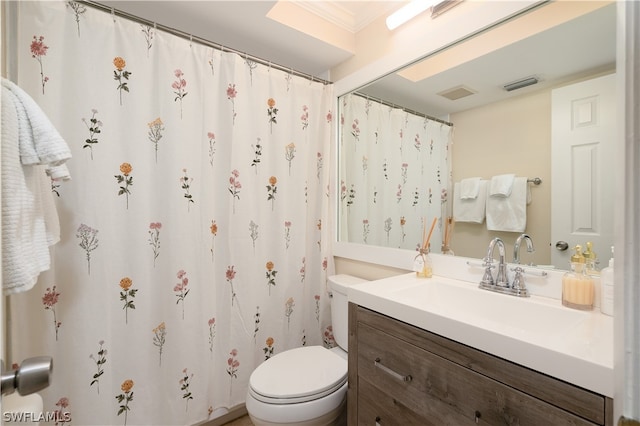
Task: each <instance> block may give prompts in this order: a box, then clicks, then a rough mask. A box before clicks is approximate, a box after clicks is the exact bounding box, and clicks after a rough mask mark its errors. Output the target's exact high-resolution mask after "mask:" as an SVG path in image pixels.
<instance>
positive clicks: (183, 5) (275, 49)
mask: <svg viewBox="0 0 640 426" xmlns="http://www.w3.org/2000/svg"><path fill="white" fill-rule="evenodd" d="M406 1H407V0H395V1H345V0H336V1H302V2H296V4H298V5H299V6H301V7H302V8H303V9H304V10H306V11H307V12H312V13H314V14H316V15H318V16H319V17H321V18H323V19H324V20H326V21H327V22H328V23H330V24H331V25H335V26H336V27H338V28H341V29H344V30H346V31H348V32H350V33H352V34H355V33H356V32H357V31H359V30H361V29H362V28H364V27H365V26H366V25H368V24H369V23H371V22H372V21H373V20H375V19H377V18H379V17H380V16H386V15H388V14H389V13H391V11H393V10H395V9H398V8H399V7H401V6H402V5H403V4H404V3H406ZM98 2H99V3H101V4H103V5H106V6H109V7H114V8H115V9H118V10H121V11H123V12H127V13H130V14H132V15H135V16H138V17H142V18H144V19H147V20H150V21H152V22H156V23H158V24H161V25H164V26H167V27H170V28H174V29H177V30H180V31H182V32H185V33H187V34H193V35H194V36H197V37H200V38H203V39H205V40H209V41H211V42H214V43H216V44H221V45H223V46H226V47H230V48H232V49H234V50H238V51H240V52H244V53H247V54H249V55H251V56H255V57H257V58H261V59H264V60H268V61H271V62H272V63H274V64H278V65H281V66H284V67H286V68H292V69H294V70H297V71H300V72H302V73H305V74H310V75H314V76H317V77H323V78H324V77H325V76H326V72H327V71H328V70H330V69H331V68H333V67H335V66H336V65H338V64H340V63H342V62H344V61H345V60H347V59H349V57H351V56H352V55H353V53H352V52H347V51H345V50H344V49H342V48H340V47H336V46H334V45H332V44H330V43H327V42H325V41H323V40H319V39H317V38H314V37H312V36H310V35H308V34H305V33H304V32H301V31H298V30H295V29H293V28H291V27H289V26H287V25H284V24H281V23H278V22H276V21H274V20H273V19H270V18H268V17H267V13H268V12H269V10H271V8H272V7H273V6H274V5H275V4H276V3H277V1H273V0H258V1H254V0H235V1H228V0H227V1H224V0H214V1H162V0H161V1H150V0H149V1H146V0H143V1H108V0H105V1H98Z"/></svg>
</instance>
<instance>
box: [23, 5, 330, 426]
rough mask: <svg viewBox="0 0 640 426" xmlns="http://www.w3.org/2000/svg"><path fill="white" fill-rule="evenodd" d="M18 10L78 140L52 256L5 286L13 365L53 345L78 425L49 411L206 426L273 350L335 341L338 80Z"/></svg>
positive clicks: (64, 407) (88, 16)
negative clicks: (16, 285) (332, 250)
mask: <svg viewBox="0 0 640 426" xmlns="http://www.w3.org/2000/svg"><path fill="white" fill-rule="evenodd" d="M17 7H18V10H19V19H18V23H17V28H18V30H17V32H18V34H17V40H12V42H14V43H16V49H17V52H18V57H17V58H10V61H14V60H15V61H17V69H18V73H17V76H13V79H14V81H15V82H16V83H17V84H18V85H19V86H20V87H22V88H23V89H24V90H26V91H27V92H28V93H29V94H30V95H31V96H32V97H33V98H34V99H35V100H36V101H37V102H38V104H39V105H40V106H41V107H42V109H43V110H44V111H45V112H46V113H47V115H48V116H49V118H50V119H51V121H52V123H53V124H54V125H55V126H56V128H57V129H58V130H59V132H60V133H61V135H62V136H63V137H64V138H65V140H66V141H67V143H68V144H69V146H70V147H71V150H72V154H73V158H72V159H71V160H69V161H68V162H67V165H68V167H69V170H70V174H71V177H72V180H70V181H52V182H51V191H52V194H53V197H54V198H55V202H56V207H57V212H58V215H59V217H60V225H61V241H60V242H59V243H58V244H57V245H55V246H53V247H52V250H51V252H52V260H53V262H52V264H53V267H52V269H51V270H50V271H48V272H47V273H45V274H43V275H41V277H40V280H39V283H38V284H37V285H36V286H35V287H34V288H33V289H32V290H31V291H29V292H26V293H21V294H17V295H12V296H11V297H10V308H11V318H10V321H11V327H10V328H11V329H10V332H11V342H12V344H11V356H12V359H11V360H10V362H20V360H22V359H24V358H27V357H30V356H36V355H50V356H52V357H53V359H54V369H53V380H52V384H51V386H50V387H48V388H47V389H45V390H44V391H42V392H41V394H42V396H43V398H44V403H45V411H46V412H47V413H56V412H58V413H70V417H71V421H70V422H69V421H68V420H69V418H68V416H58V417H57V418H53V420H52V421H51V422H50V424H76V425H107V424H108V425H119V424H122V425H136V424H137V425H177V424H184V425H188V424H196V423H199V422H203V421H206V420H207V419H210V418H214V417H216V416H217V415H218V414H220V413H221V412H220V411H216V410H218V409H224V408H230V407H234V406H236V405H238V404H241V403H243V402H244V399H245V394H246V390H247V384H248V379H249V376H250V374H251V372H252V371H253V369H255V367H256V366H258V365H259V364H260V363H261V362H264V361H265V360H266V359H268V358H269V357H271V356H274V355H276V354H278V353H279V352H282V351H284V350H286V349H289V348H293V347H298V346H302V345H325V346H327V347H330V346H333V345H334V342H333V336H332V332H331V324H330V311H329V303H328V292H327V276H328V274H329V273H330V270H331V265H330V261H329V259H328V256H327V253H328V251H327V243H329V242H330V241H329V240H330V235H329V234H328V229H327V228H328V226H327V222H328V219H329V207H328V206H329V202H328V197H329V173H328V170H327V169H328V164H327V162H328V160H327V162H325V159H328V157H329V149H330V143H331V138H332V137H331V135H332V130H331V129H332V125H333V123H332V111H331V108H332V102H333V93H332V92H333V88H332V86H331V85H328V84H323V83H320V82H318V81H315V82H314V81H312V80H308V79H304V78H300V77H296V76H294V75H292V74H291V73H287V72H283V71H280V70H277V69H275V68H273V67H270V66H268V65H262V64H258V63H256V62H254V61H251V60H250V59H248V58H246V57H242V55H238V54H234V53H228V52H221V51H220V50H219V49H214V48H212V47H209V46H205V45H203V44H198V43H196V42H194V41H192V40H189V39H185V38H181V37H178V36H175V35H171V34H169V33H166V32H162V31H159V30H157V29H156V28H155V27H154V25H144V24H140V23H137V22H134V21H131V20H127V19H125V18H121V17H118V16H114V15H113V14H109V13H105V12H103V11H100V10H98V9H94V8H92V7H89V6H85V5H83V4H80V3H76V2H73V1H69V2H66V1H64V2H63V1H44V2H18V3H17ZM212 7H215V4H214V5H212ZM45 414H46V413H45ZM49 415H50V414H49Z"/></svg>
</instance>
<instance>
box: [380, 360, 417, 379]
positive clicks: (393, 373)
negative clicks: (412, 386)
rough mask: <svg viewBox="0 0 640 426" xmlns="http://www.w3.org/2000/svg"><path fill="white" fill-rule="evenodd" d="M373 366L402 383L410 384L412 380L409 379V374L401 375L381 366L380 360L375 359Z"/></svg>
mask: <svg viewBox="0 0 640 426" xmlns="http://www.w3.org/2000/svg"><path fill="white" fill-rule="evenodd" d="M373 365H375V366H376V367H378V368H379V369H381V370H382V371H384V372H385V373H387V374H389V375H391V376H393V377H395V378H396V379H398V380H401V381H403V382H410V381H411V380H412V379H413V378H412V377H411V375H410V374H407V375H406V376H405V375H402V374H399V373H396V372H395V371H393V370H392V369H390V368H389V367H386V366H384V365H382V363H381V361H380V358H376V359H375V361H374V362H373Z"/></svg>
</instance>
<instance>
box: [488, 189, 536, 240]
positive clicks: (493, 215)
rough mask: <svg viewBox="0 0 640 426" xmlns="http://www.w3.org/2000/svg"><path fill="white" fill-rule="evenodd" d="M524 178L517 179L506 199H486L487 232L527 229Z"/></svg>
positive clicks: (526, 201)
mask: <svg viewBox="0 0 640 426" xmlns="http://www.w3.org/2000/svg"><path fill="white" fill-rule="evenodd" d="M529 191H530V189H529V183H528V182H527V178H526V177H517V178H515V179H514V181H513V189H512V191H511V195H509V196H508V197H501V196H491V195H490V196H489V197H487V229H488V230H489V231H507V232H524V230H525V228H526V227H527V204H528V201H529V200H530V193H529Z"/></svg>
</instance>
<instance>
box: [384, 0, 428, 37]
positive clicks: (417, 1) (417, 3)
mask: <svg viewBox="0 0 640 426" xmlns="http://www.w3.org/2000/svg"><path fill="white" fill-rule="evenodd" d="M437 1H438V0H413V1H412V2H411V3H409V4H406V5H404V6H403V7H402V8H400V9H398V10H397V11H395V12H394V13H392V14H391V15H389V16H388V17H387V21H386V22H387V28H389V29H390V30H394V29H396V28H398V27H399V26H400V25H402V24H404V23H405V22H407V21H408V20H410V19H412V18H415V17H416V16H418V15H419V14H421V13H422V12H424V11H425V10H427V9H429V8H430V7H431V6H433V5H434V3H437Z"/></svg>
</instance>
